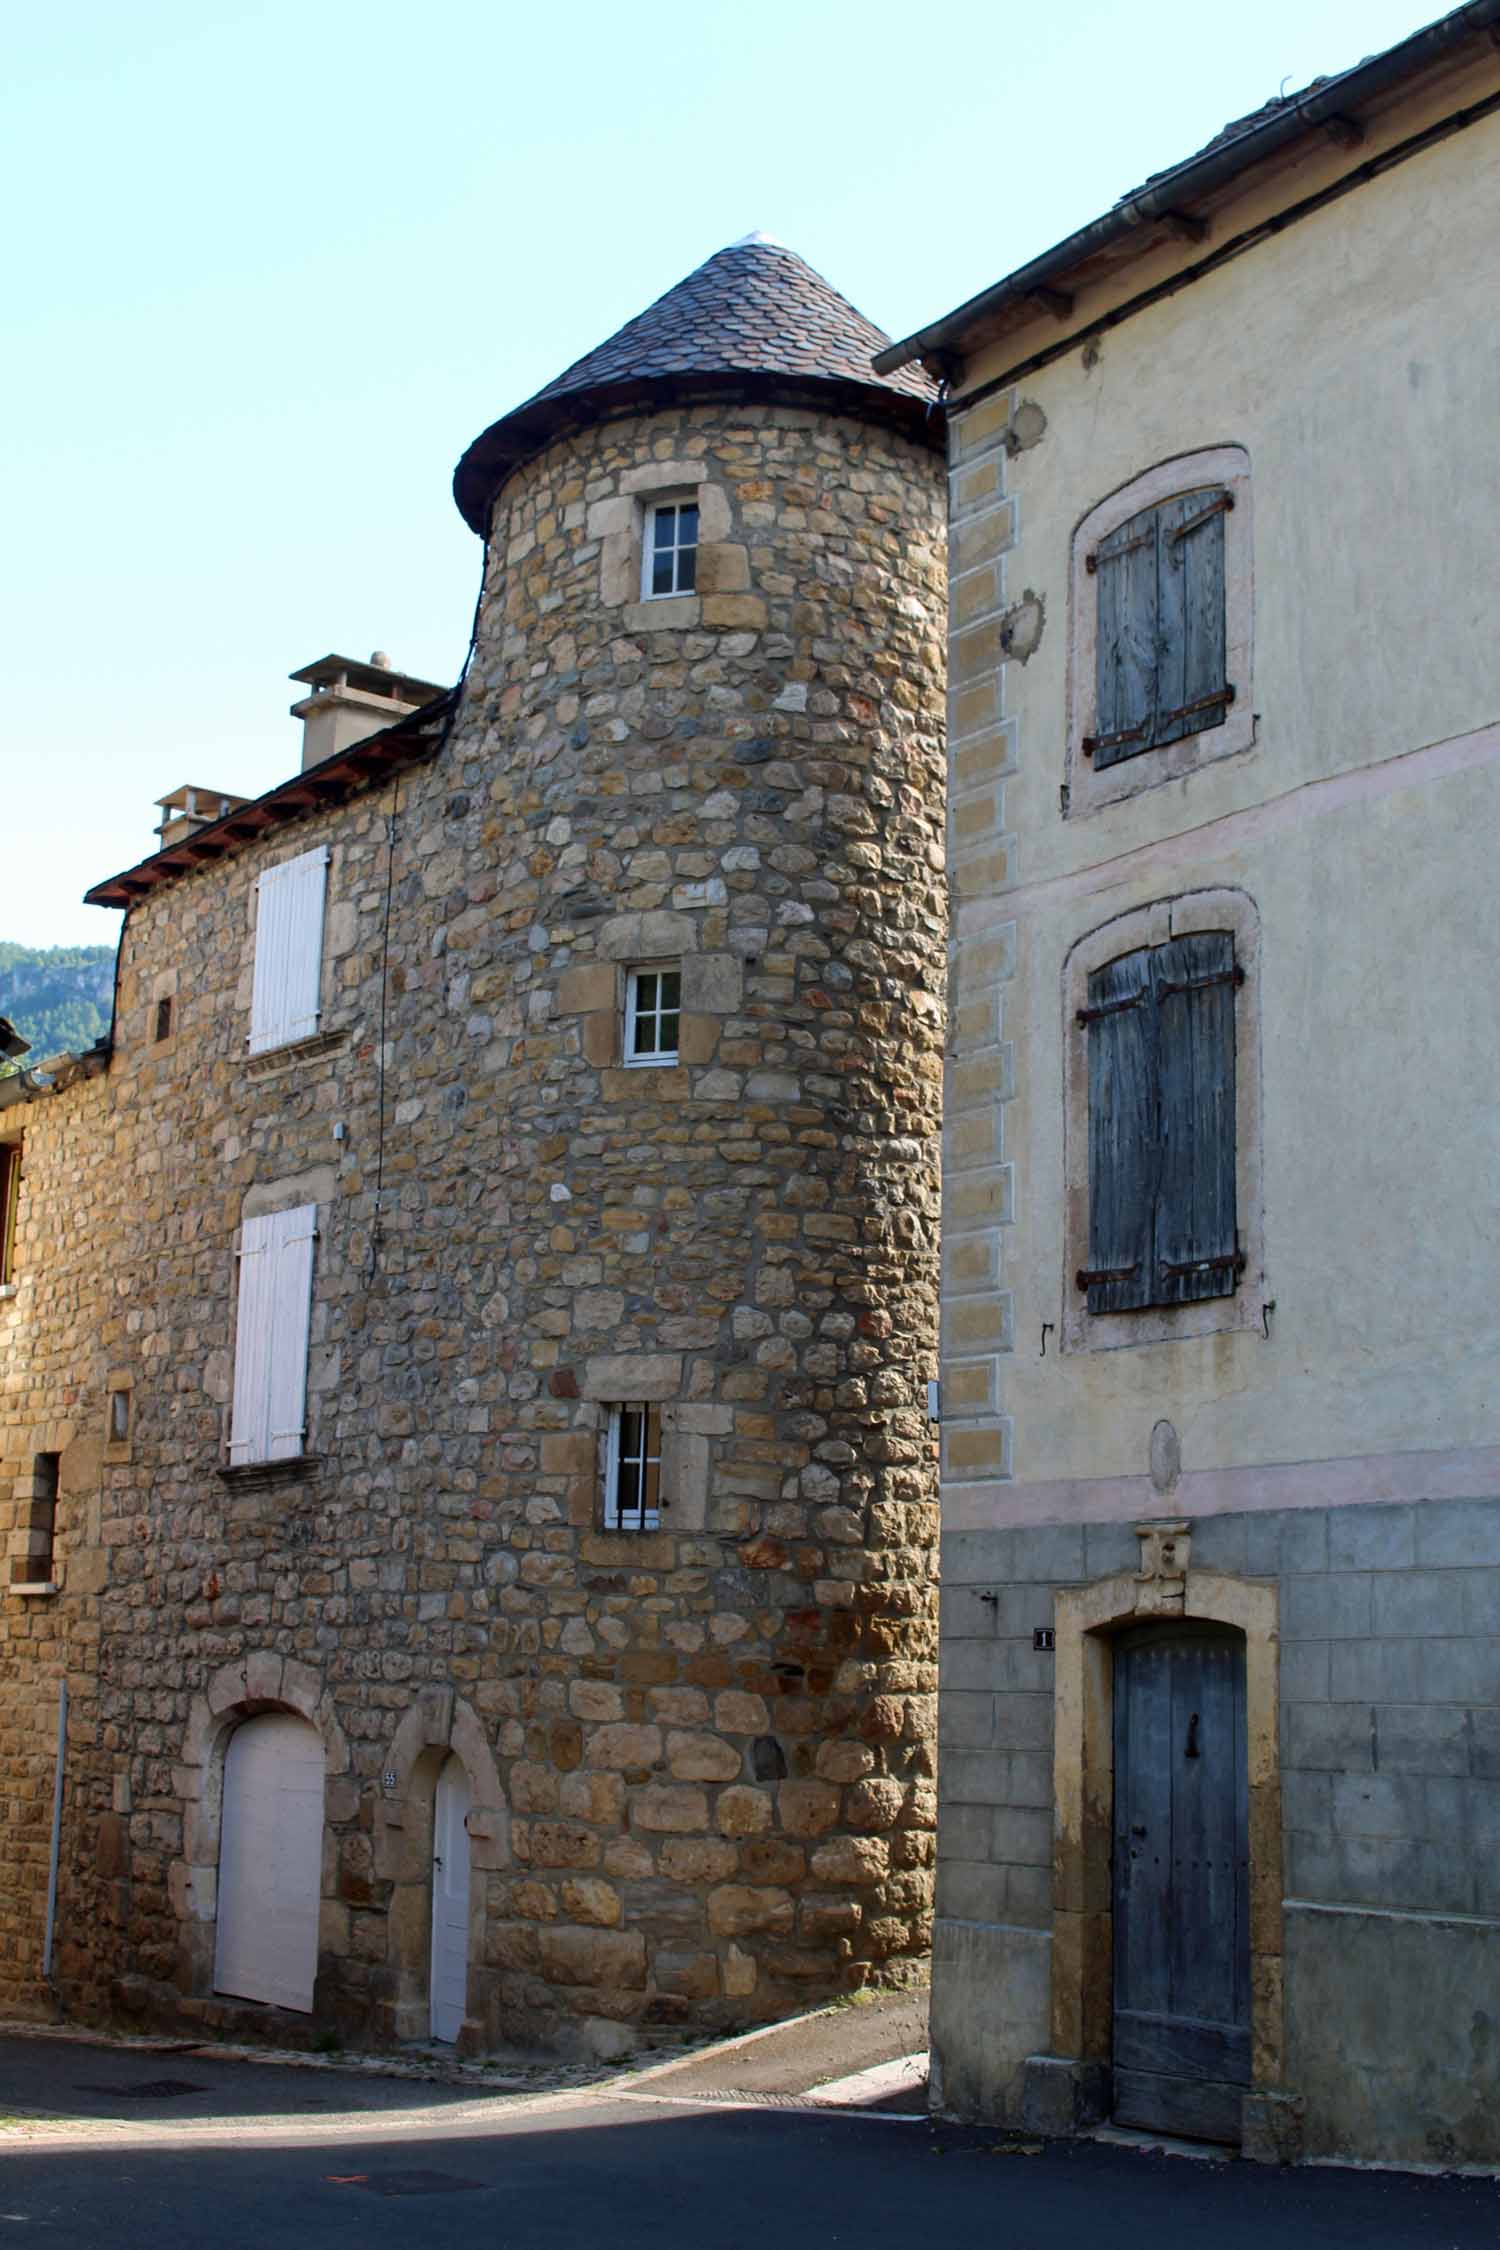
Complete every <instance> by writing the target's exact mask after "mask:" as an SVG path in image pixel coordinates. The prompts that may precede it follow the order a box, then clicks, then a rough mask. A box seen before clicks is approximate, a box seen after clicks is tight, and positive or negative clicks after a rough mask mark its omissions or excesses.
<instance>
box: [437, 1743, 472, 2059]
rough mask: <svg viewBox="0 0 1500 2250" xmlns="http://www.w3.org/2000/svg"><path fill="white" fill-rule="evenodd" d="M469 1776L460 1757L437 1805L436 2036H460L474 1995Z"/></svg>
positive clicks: (442, 1783) (450, 1767)
mask: <svg viewBox="0 0 1500 2250" xmlns="http://www.w3.org/2000/svg"><path fill="white" fill-rule="evenodd" d="M468 1818H469V1777H468V1775H467V1774H466V1773H465V1772H464V1769H463V1766H462V1764H461V1762H460V1761H459V1760H458V1759H457V1758H450V1759H449V1760H448V1762H447V1764H446V1765H445V1766H444V1768H443V1770H442V1772H441V1773H440V1774H439V1775H438V1782H437V1794H436V1797H435V1798H434V1801H433V1807H432V2036H433V2038H434V2039H456V2038H457V2037H458V2035H459V2032H460V2031H461V2030H462V2029H463V2021H464V2017H465V2016H466V2015H467V2013H468V2001H469V1830H468Z"/></svg>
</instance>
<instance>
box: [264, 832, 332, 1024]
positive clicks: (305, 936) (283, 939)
mask: <svg viewBox="0 0 1500 2250" xmlns="http://www.w3.org/2000/svg"><path fill="white" fill-rule="evenodd" d="M327 877H328V853H327V850H326V848H324V847H321V846H320V847H319V848H318V849H317V850H315V851H310V852H300V853H299V854H298V855H297V857H296V858H295V859H284V860H281V861H280V862H279V863H278V864H277V865H276V866H275V867H268V868H266V869H265V870H264V871H263V873H262V874H261V877H260V881H259V884H258V891H259V904H258V906H257V909H256V917H255V985H254V990H253V993H252V996H251V1001H250V1052H251V1054H252V1055H258V1054H261V1053H263V1052H264V1051H265V1049H266V1048H268V1047H284V1046H286V1045H288V1043H289V1042H290V1041H292V1040H294V1039H310V1038H311V1037H312V1035H313V1033H314V1032H315V1031H316V1030H317V1028H318V999H319V988H320V986H321V983H322V974H323V894H324V887H325V885H326V882H327Z"/></svg>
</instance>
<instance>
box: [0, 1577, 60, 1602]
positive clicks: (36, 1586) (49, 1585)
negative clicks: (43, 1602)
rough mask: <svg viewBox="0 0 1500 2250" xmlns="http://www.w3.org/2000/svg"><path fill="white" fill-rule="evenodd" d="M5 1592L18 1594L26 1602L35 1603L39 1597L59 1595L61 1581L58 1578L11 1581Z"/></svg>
mask: <svg viewBox="0 0 1500 2250" xmlns="http://www.w3.org/2000/svg"><path fill="white" fill-rule="evenodd" d="M6 1592H7V1593H9V1594H20V1595H23V1596H24V1597H25V1598H26V1600H28V1601H35V1600H36V1599H37V1597H38V1596H39V1595H41V1596H45V1595H49V1594H60V1593H61V1592H62V1580H61V1579H60V1578H22V1579H13V1580H12V1581H11V1583H10V1585H9V1586H8V1587H7V1588H6Z"/></svg>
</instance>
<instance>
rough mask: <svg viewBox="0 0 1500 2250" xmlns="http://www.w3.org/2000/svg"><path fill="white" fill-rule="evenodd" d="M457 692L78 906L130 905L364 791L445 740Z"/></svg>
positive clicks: (99, 888)
mask: <svg viewBox="0 0 1500 2250" xmlns="http://www.w3.org/2000/svg"><path fill="white" fill-rule="evenodd" d="M458 692H459V691H458V689H457V688H456V687H454V688H450V689H449V690H448V692H447V694H446V695H441V696H438V697H436V698H435V699H434V701H433V702H431V703H424V704H423V705H422V707H421V709H420V710H417V711H412V712H409V713H408V714H407V716H406V717H405V718H404V719H398V720H397V721H396V724H395V725H394V726H390V727H384V728H382V729H381V731H380V733H378V734H372V735H367V736H366V737H365V739H364V741H363V742H351V743H349V744H348V745H347V746H346V747H345V748H344V749H342V750H335V751H334V752H333V754H332V756H331V757H327V758H324V759H323V760H322V761H321V762H320V763H319V764H318V765H315V766H308V767H307V768H306V769H305V771H303V772H302V773H296V774H293V775H292V776H291V778H290V780H288V781H282V782H278V783H277V785H276V787H275V788H274V789H268V790H266V792H265V793H264V795H263V796H259V797H251V798H249V799H248V800H247V801H246V802H245V803H244V804H242V805H239V806H237V807H236V808H235V810H234V811H233V812H231V813H226V814H225V815H224V817H223V819H222V820H215V821H210V822H209V823H208V825H207V826H206V827H203V828H199V829H195V830H194V832H193V834H192V835H191V836H184V837H182V838H180V839H179V841H178V842H177V843H175V844H169V845H168V846H167V847H166V848H165V850H163V851H159V852H153V853H152V854H151V857H150V858H149V859H143V860H140V861H139V862H138V863H137V864H136V865H135V866H134V867H127V868H126V869H125V870H124V871H123V872H122V873H121V874H119V875H111V876H110V877H109V878H108V880H107V881H106V882H103V883H96V884H95V885H94V887H93V889H92V890H90V891H85V892H84V894H83V902H84V904H85V906H115V907H121V906H123V907H129V906H133V905H134V904H135V902H136V900H137V899H140V898H144V897H145V896H146V895H147V893H148V892H150V891H154V890H156V889H157V888H158V887H159V886H160V885H161V884H162V883H166V882H170V881H172V880H173V879H174V878H175V877H177V876H179V875H189V874H192V873H193V872H194V870H195V869H197V868H199V867H203V866H206V865H209V864H211V863H212V862H214V861H216V860H220V859H227V858H228V857H230V856H231V854H233V853H234V852H237V851H239V850H241V849H242V848H243V847H244V846H245V845H246V844H249V843H253V842H254V841H256V839H257V838H259V837H261V836H263V835H265V834H267V833H268V831H270V830H271V829H273V828H279V827H281V826H282V825H283V824H284V823H287V822H291V821H296V820H300V819H302V818H303V816H304V815H305V814H307V813H310V812H317V811H319V810H320V809H321V808H322V807H323V806H324V805H331V804H337V803H340V802H341V801H342V800H343V799H344V798H346V797H350V796H353V795H354V794H355V793H356V792H357V791H358V790H360V789H366V788H372V787H373V786H374V785H375V783H377V782H379V781H383V780H384V779H385V777H386V776H387V775H388V774H391V773H395V772H397V771H398V770H399V769H400V768H401V767H403V766H410V765H416V764H418V763H420V761H421V760H422V759H424V758H428V757H431V756H432V755H433V754H434V753H435V752H436V751H437V750H438V749H440V748H441V746H442V744H443V741H444V740H445V738H446V735H447V730H448V723H449V721H450V719H451V717H452V714H453V712H454V711H455V710H456V709H457V706H458Z"/></svg>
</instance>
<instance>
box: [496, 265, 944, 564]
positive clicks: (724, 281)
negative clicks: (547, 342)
mask: <svg viewBox="0 0 1500 2250" xmlns="http://www.w3.org/2000/svg"><path fill="white" fill-rule="evenodd" d="M889 341H890V339H889V337H887V336H886V335H885V333H884V331H883V330H881V329H879V328H877V327H876V326H875V324H874V322H873V321H870V320H866V319H865V317H864V314H863V313H860V312H856V310H855V309H854V307H853V305H851V304H850V303H849V301H848V299H847V298H846V297H841V296H840V295H839V292H838V291H837V290H836V289H834V288H832V287H831V286H830V285H829V283H828V282H826V281H825V280H824V279H823V277H822V275H821V274H819V273H815V272H814V271H813V269H812V267H811V266H810V265H808V264H807V262H806V260H805V259H803V258H799V257H798V256H797V254H796V252H795V251H794V250H788V249H787V248H786V247H785V246H784V245H783V244H782V243H779V242H773V241H771V240H770V239H769V237H767V236H764V235H751V236H748V237H747V238H746V239H745V240H744V241H743V242H736V243H733V244H731V245H730V247H729V248H728V249H727V250H720V251H718V252H717V253H716V254H715V255H714V256H713V257H712V258H709V259H707V260H706V261H705V262H704V264H702V265H701V266H699V267H698V268H697V270H696V272H694V273H690V274H689V275H688V276H687V278H686V280H684V281H679V282H678V283H677V285H676V287H675V288H673V289H669V290H668V291H667V293H666V295H665V296H663V297H658V298H657V300H656V302H655V304H654V305H649V306H648V307H647V309H646V310H645V312H643V313H638V314H637V315H636V317H635V319H634V320H628V321H627V322H626V323H625V326H624V327H623V328H621V329H619V330H617V331H616V333H615V334H614V335H613V336H611V337H610V338H609V339H608V341H607V342H605V343H602V344H600V345H598V346H597V347H596V348H595V349H594V350H593V351H591V352H586V353H585V354H584V356H583V358H582V359H579V360H575V361H574V363H573V365H572V366H571V367H568V368H565V369H564V370H563V372H562V374H561V375H559V376H557V377H556V379H555V380H554V381H553V382H550V383H548V384H546V385H545V386H544V388H543V389H541V390H539V391H537V392H536V393H535V394H534V395H533V396H532V397H531V398H529V399H527V400H526V401H525V403H524V404H523V405H521V406H518V407H516V408H514V409H513V410H512V411H511V412H510V413H509V414H506V415H502V417H501V418H500V420H499V421H498V422H495V423H492V424H491V426H490V428H489V429H487V430H486V431H485V432H484V434H483V436H481V437H479V438H476V439H475V441H474V443H473V445H471V446H470V447H469V450H468V452H467V453H466V454H465V455H464V457H463V459H462V460H461V461H460V462H459V465H458V468H457V470H456V472H455V474H454V480H453V486H454V496H455V498H456V499H457V501H458V505H459V508H460V509H461V511H462V513H463V515H464V517H465V518H466V520H467V521H468V522H469V523H470V524H471V525H473V527H474V529H475V530H476V531H478V530H482V529H483V526H484V521H485V517H486V514H487V511H488V505H489V501H490V498H491V496H492V495H493V493H494V492H495V490H496V488H497V486H498V484H499V483H500V481H501V480H502V479H503V478H504V477H505V476H506V475H508V474H509V472H510V470H511V469H512V468H514V467H515V466H516V464H517V463H518V462H519V461H521V460H523V459H524V458H525V457H526V455H527V454H529V453H531V452H533V451H535V450H536V448H537V447H538V446H539V445H543V444H545V443H546V442H547V439H548V437H549V436H550V435H551V434H552V432H553V431H554V430H555V429H557V428H559V427H561V425H562V424H563V423H564V422H565V421H569V420H573V419H580V418H583V419H586V418H588V417H589V416H590V415H591V414H597V413H607V412H609V411H610V407H611V403H612V402H611V400H610V397H609V393H610V392H611V391H622V392H623V391H632V392H635V391H645V390H649V389H650V388H652V387H655V386H664V387H667V388H668V389H670V387H671V385H672V383H673V380H674V378H675V379H678V380H680V381H682V382H683V383H684V384H685V385H687V386H688V387H689V388H692V387H694V385H695V382H697V383H705V384H706V383H709V382H714V383H736V379H737V378H738V379H739V381H740V382H742V383H743V384H744V388H745V389H746V391H747V393H748V394H749V395H751V396H753V395H754V393H755V390H756V389H757V388H758V387H759V386H758V385H757V383H756V381H755V378H757V377H759V378H763V379H764V384H765V388H766V389H767V391H768V392H770V391H773V390H775V389H777V388H784V387H785V386H787V385H789V384H791V385H800V384H806V385H809V386H811V387H812V388H814V389H818V390H824V389H831V390H832V391H834V392H835V393H837V394H843V396H844V402H845V403H853V402H854V394H857V393H859V392H863V393H867V394H868V398H867V400H866V401H865V403H866V404H867V405H868V407H869V408H870V409H871V410H873V411H876V412H878V413H879V414H880V416H881V418H882V419H885V418H890V419H895V420H898V421H905V422H917V421H921V420H923V419H924V418H929V419H930V423H931V429H932V434H933V437H934V440H935V441H936V440H937V439H938V438H940V436H941V431H942V417H941V414H940V413H937V412H935V411H934V409H935V404H936V400H937V391H936V389H935V387H934V385H933V384H932V382H931V381H930V379H929V378H928V376H927V375H926V374H925V373H924V371H923V370H922V368H921V367H919V366H915V365H913V366H910V367H903V368H900V369H898V370H897V372H896V373H895V374H893V375H889V376H880V375H877V374H876V373H875V371H874V369H873V367H872V366H871V364H870V362H871V359H872V358H873V356H874V354H875V353H876V352H878V351H882V350H884V348H885V346H886V344H887V343H888V342H889ZM736 387H739V384H738V383H736ZM613 403H615V404H616V405H617V406H618V405H621V404H623V401H615V402H613Z"/></svg>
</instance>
